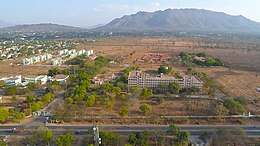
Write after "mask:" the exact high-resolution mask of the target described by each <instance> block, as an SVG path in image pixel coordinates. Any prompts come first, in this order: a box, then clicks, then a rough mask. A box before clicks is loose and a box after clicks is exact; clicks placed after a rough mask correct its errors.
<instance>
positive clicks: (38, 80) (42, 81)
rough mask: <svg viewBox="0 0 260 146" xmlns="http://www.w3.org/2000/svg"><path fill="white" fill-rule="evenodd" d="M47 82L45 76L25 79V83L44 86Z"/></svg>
mask: <svg viewBox="0 0 260 146" xmlns="http://www.w3.org/2000/svg"><path fill="white" fill-rule="evenodd" d="M47 80H48V77H47V75H40V76H28V77H26V78H25V82H28V83H39V84H41V85H43V84H45V83H46V82H47Z"/></svg>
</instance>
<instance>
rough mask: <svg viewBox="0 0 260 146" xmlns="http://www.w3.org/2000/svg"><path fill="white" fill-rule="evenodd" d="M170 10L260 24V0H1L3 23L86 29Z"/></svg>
mask: <svg viewBox="0 0 260 146" xmlns="http://www.w3.org/2000/svg"><path fill="white" fill-rule="evenodd" d="M167 8H203V9H208V10H214V11H221V12H225V13H228V14H232V15H243V16H245V17H247V18H249V19H251V20H255V21H258V22H260V0H0V20H2V21H6V22H9V23H12V24H31V23H47V22H50V23H58V24H67V25H74V26H84V27H85V26H92V25H96V24H105V23H108V22H109V21H111V20H113V19H114V18H118V17H122V16H123V15H127V14H133V13H136V12H138V11H156V10H164V9H167Z"/></svg>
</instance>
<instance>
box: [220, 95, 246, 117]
mask: <svg viewBox="0 0 260 146" xmlns="http://www.w3.org/2000/svg"><path fill="white" fill-rule="evenodd" d="M223 105H224V106H225V107H226V108H227V109H228V110H229V111H230V112H231V114H243V113H244V112H245V111H246V110H245V108H244V106H243V105H241V104H240V103H239V102H237V101H235V100H234V99H231V98H227V99H225V100H224V104H223Z"/></svg>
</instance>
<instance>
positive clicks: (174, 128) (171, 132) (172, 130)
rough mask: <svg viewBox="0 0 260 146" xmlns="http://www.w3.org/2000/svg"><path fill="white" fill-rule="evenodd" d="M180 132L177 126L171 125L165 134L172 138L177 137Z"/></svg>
mask: <svg viewBox="0 0 260 146" xmlns="http://www.w3.org/2000/svg"><path fill="white" fill-rule="evenodd" d="M180 131H181V129H180V128H179V127H178V126H176V125H174V124H171V125H170V126H169V130H168V131H167V134H168V135H172V136H177V134H178V133H180Z"/></svg>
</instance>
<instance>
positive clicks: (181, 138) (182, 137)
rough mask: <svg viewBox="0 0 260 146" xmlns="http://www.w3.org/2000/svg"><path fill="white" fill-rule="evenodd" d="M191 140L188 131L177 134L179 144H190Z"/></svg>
mask: <svg viewBox="0 0 260 146" xmlns="http://www.w3.org/2000/svg"><path fill="white" fill-rule="evenodd" d="M189 139H190V133H189V132H187V131H181V132H179V133H178V134H177V139H176V140H177V143H178V144H181V145H183V144H184V143H188V142H189Z"/></svg>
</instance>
